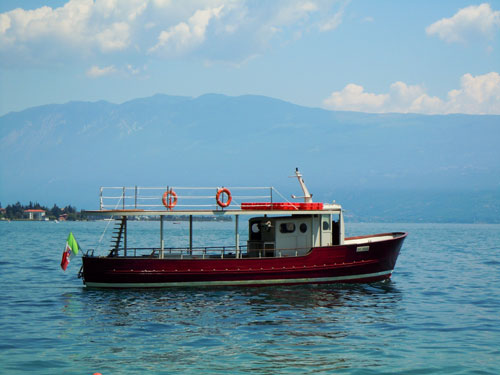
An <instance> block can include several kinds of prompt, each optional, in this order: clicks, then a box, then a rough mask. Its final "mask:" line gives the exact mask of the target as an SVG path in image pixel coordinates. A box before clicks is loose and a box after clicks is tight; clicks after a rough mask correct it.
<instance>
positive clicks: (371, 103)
mask: <svg viewBox="0 0 500 375" xmlns="http://www.w3.org/2000/svg"><path fill="white" fill-rule="evenodd" d="M388 97H389V96H388V95H387V94H379V95H377V94H372V93H367V92H365V91H364V88H363V87H362V86H359V85H356V84H354V83H350V84H348V85H347V86H346V87H344V88H343V89H342V91H336V92H333V93H332V94H331V95H330V97H329V98H327V99H325V100H324V102H323V104H324V105H325V106H326V107H328V108H331V109H338V110H342V111H361V112H379V109H380V108H382V107H383V106H384V103H385V102H386V101H387V99H388Z"/></svg>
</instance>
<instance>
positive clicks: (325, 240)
mask: <svg viewBox="0 0 500 375" xmlns="http://www.w3.org/2000/svg"><path fill="white" fill-rule="evenodd" d="M330 245H332V215H321V246H330Z"/></svg>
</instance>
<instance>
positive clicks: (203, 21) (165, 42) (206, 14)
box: [149, 6, 223, 54]
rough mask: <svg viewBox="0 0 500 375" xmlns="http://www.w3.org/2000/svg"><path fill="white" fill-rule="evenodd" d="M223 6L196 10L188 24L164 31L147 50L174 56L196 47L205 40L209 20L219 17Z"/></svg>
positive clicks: (180, 24) (182, 23)
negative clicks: (156, 41)
mask: <svg viewBox="0 0 500 375" xmlns="http://www.w3.org/2000/svg"><path fill="white" fill-rule="evenodd" d="M222 8H223V6H220V7H218V8H212V9H204V10H197V11H196V12H195V13H194V14H193V16H191V17H190V18H189V20H188V22H187V23H186V22H180V23H179V24H177V25H175V26H172V27H170V28H169V29H168V30H164V31H162V32H161V33H160V35H159V36H158V43H157V44H156V45H154V46H153V47H151V48H150V49H149V52H151V53H156V52H159V53H167V54H171V53H173V54H176V53H182V52H184V51H186V50H189V49H191V48H194V47H196V46H197V45H199V44H201V43H202V42H203V41H204V40H205V32H206V30H207V27H208V24H209V22H210V20H211V19H212V18H213V17H215V18H217V17H219V14H220V13H221V10H222Z"/></svg>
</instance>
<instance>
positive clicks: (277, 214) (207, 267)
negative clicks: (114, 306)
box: [81, 170, 406, 287]
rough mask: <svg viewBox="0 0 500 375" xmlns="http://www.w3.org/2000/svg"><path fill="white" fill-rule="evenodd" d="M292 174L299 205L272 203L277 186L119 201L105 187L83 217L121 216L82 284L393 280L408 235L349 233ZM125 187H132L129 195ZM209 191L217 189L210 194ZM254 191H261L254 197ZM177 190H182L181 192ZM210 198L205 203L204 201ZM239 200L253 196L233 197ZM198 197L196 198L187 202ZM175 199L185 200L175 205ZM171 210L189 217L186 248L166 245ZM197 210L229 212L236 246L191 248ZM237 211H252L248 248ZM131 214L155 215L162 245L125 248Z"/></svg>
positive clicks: (89, 260)
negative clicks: (109, 244) (107, 248)
mask: <svg viewBox="0 0 500 375" xmlns="http://www.w3.org/2000/svg"><path fill="white" fill-rule="evenodd" d="M295 177H297V179H298V180H299V183H300V185H301V188H302V190H303V193H304V196H303V197H301V198H304V202H302V203H292V202H276V201H275V199H276V196H277V195H279V193H278V192H277V191H276V189H274V188H231V189H229V188H196V189H195V188H178V187H176V188H173V187H167V188H162V190H161V191H162V192H163V191H164V192H163V196H162V197H161V196H152V195H151V194H152V190H153V189H155V188H138V187H134V188H125V187H124V188H120V189H121V192H122V194H121V196H119V197H118V198H117V194H116V193H115V194H112V195H111V197H106V195H105V192H106V189H107V188H102V189H101V207H100V210H97V211H88V212H87V214H91V215H97V214H101V215H113V216H119V217H120V219H119V220H117V225H116V231H115V237H114V242H113V244H112V247H111V249H110V251H109V254H108V255H106V256H98V255H94V252H93V250H89V251H87V253H86V254H85V255H84V256H83V266H82V272H81V276H82V277H83V282H84V283H85V284H86V285H87V286H89V287H168V286H206V285H217V286H220V285H272V284H303V283H336V282H341V283H346V282H373V281H379V280H384V279H388V278H390V277H391V274H392V272H393V270H394V267H395V265H396V260H397V257H398V255H399V251H400V248H401V246H402V244H403V241H404V239H405V237H406V233H402V232H392V233H382V234H374V235H365V236H357V237H347V238H346V237H345V236H344V219H343V214H342V208H341V206H340V205H338V204H323V203H314V202H313V201H312V196H311V194H309V191H308V190H307V188H306V186H305V184H304V181H303V180H302V176H301V174H300V173H299V172H298V170H297V171H296V176H295ZM108 189H113V188H108ZM127 189H128V190H130V189H134V194H133V195H132V193H130V192H129V191H127ZM207 189H209V190H212V191H213V192H214V193H215V194H214V195H208V196H207V195H206V190H207ZM193 191H194V192H195V193H193ZM259 191H260V192H262V191H264V192H265V194H264V195H262V194H260V195H258V193H257V192H259ZM177 192H179V194H180V192H185V193H186V194H182V195H179V196H178V195H177ZM200 192H201V194H200ZM232 192H233V193H232ZM235 192H241V193H238V195H236V194H235ZM142 193H144V195H142ZM232 194H235V195H234V196H233V195H232ZM127 198H128V199H129V200H132V199H131V198H133V204H132V203H131V204H127V203H128V202H127V201H126V199H127ZM214 198H215V202H216V203H215V204H214V203H213V200H214ZM294 198H297V197H294ZM108 199H115V201H114V202H113V203H114V204H113V205H111V206H110V205H108V204H105V203H106V202H107V201H108ZM116 199H118V201H116ZM160 199H161V200H162V203H163V206H160V205H159V204H156V205H151V203H150V202H151V200H158V201H159V200H160ZM207 199H209V200H210V203H209V204H204V203H206V202H204V201H203V200H207ZM243 199H245V200H248V199H253V200H254V201H253V202H241V203H239V202H237V200H243ZM195 200H198V201H197V202H198V203H199V202H201V203H199V204H188V203H190V202H194V201H195ZM177 201H179V202H180V201H183V202H186V203H185V204H182V205H181V204H179V205H177ZM118 205H119V206H121V207H120V208H117V207H118ZM109 207H111V208H109ZM142 207H144V208H142ZM158 207H160V208H158ZM176 207H177V208H176ZM181 207H184V208H185V209H179V208H181ZM173 215H177V216H186V217H188V218H189V246H188V247H186V248H168V247H165V246H164V244H165V242H164V239H163V226H164V225H163V224H164V220H163V219H164V218H165V217H166V216H173ZM197 215H198V216H199V215H203V216H208V215H212V216H214V217H224V216H232V217H233V218H234V222H235V237H234V245H232V246H226V245H224V246H222V245H221V246H217V247H194V246H193V237H192V236H193V230H192V228H193V216H197ZM242 215H251V216H252V217H251V218H250V219H249V221H248V228H249V235H248V240H247V241H246V244H245V245H242V244H240V236H239V217H240V216H242ZM136 216H157V217H158V216H159V217H160V234H159V247H157V248H129V247H127V219H128V218H129V217H136ZM174 224H175V222H174Z"/></svg>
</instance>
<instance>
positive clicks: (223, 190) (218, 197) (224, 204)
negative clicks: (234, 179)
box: [215, 188, 233, 208]
mask: <svg viewBox="0 0 500 375" xmlns="http://www.w3.org/2000/svg"><path fill="white" fill-rule="evenodd" d="M223 194H226V195H227V201H225V202H223V201H222V197H223V196H224V195H223ZM232 199H233V198H232V197H231V192H230V191H229V189H228V188H221V189H219V190H217V195H216V196H215V200H216V201H217V204H218V205H219V206H220V207H222V208H224V207H227V206H229V205H230V204H231V200H232Z"/></svg>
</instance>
